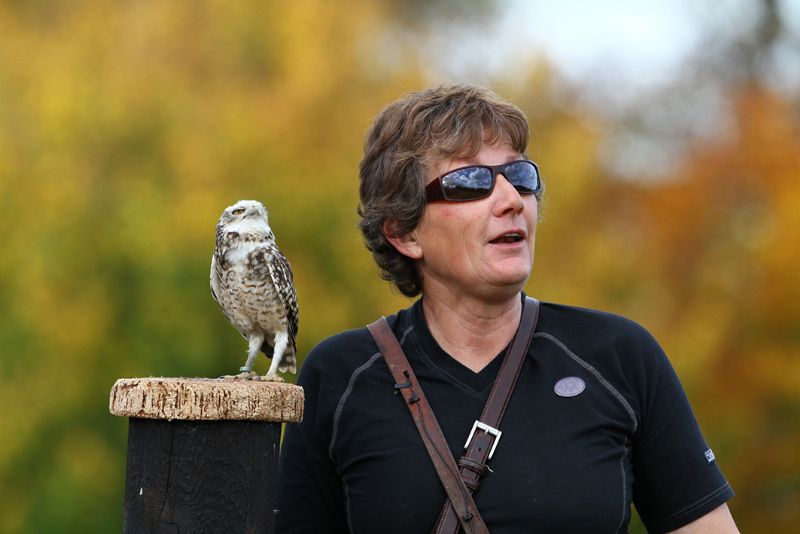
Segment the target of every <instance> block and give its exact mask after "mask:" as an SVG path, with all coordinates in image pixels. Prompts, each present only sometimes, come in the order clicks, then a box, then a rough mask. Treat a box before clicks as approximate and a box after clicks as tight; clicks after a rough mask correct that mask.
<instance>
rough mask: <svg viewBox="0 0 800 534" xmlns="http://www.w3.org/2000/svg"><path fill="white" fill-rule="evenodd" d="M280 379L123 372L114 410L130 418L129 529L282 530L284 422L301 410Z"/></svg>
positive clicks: (299, 397) (297, 394)
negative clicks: (279, 478)
mask: <svg viewBox="0 0 800 534" xmlns="http://www.w3.org/2000/svg"><path fill="white" fill-rule="evenodd" d="M303 400H304V398H303V388H301V387H298V386H295V385H292V384H285V383H281V382H266V381H260V380H231V379H204V378H124V379H120V380H117V382H116V383H115V384H114V386H113V387H112V388H111V396H110V399H109V410H110V411H111V413H112V414H114V415H117V416H120V417H128V418H129V428H128V459H127V469H126V480H125V514H124V520H123V531H124V532H125V533H126V534H138V533H151V532H158V533H179V532H198V533H204V532H208V533H212V532H243V533H259V534H262V533H272V532H274V517H273V509H274V505H275V489H276V488H275V482H276V475H277V471H278V450H279V444H280V434H281V423H283V422H298V421H300V420H302V418H303Z"/></svg>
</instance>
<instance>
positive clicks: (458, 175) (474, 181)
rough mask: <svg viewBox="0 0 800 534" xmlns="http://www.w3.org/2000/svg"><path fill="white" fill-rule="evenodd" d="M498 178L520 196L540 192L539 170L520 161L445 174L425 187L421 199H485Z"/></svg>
mask: <svg viewBox="0 0 800 534" xmlns="http://www.w3.org/2000/svg"><path fill="white" fill-rule="evenodd" d="M498 174H502V175H503V176H505V177H506V180H508V182H509V183H510V184H511V185H513V186H514V188H515V189H516V190H517V191H518V192H519V194H521V195H530V194H533V193H538V192H539V191H541V190H542V180H541V178H539V167H537V166H536V164H535V163H534V162H532V161H528V160H526V159H520V160H517V161H511V162H508V163H504V164H502V165H470V166H469V167H461V168H460V169H453V170H452V171H448V172H446V173H444V174H443V175H441V176H439V177H437V178H436V179H435V180H433V181H432V182H431V183H429V184H428V185H426V186H425V199H426V200H427V201H428V202H434V201H436V200H446V201H450V202H464V201H467V200H478V199H479V198H484V197H488V196H489V195H491V194H492V191H493V190H494V184H495V179H496V177H497V175H498Z"/></svg>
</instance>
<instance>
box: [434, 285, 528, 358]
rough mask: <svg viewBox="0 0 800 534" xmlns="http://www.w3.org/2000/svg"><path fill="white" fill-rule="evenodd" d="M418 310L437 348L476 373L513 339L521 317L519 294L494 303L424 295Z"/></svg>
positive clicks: (462, 297)
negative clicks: (420, 310)
mask: <svg viewBox="0 0 800 534" xmlns="http://www.w3.org/2000/svg"><path fill="white" fill-rule="evenodd" d="M422 309H423V311H424V312H425V320H426V321H427V323H428V329H429V330H430V332H431V335H432V336H433V338H434V339H435V340H436V342H437V343H438V344H439V346H440V347H441V348H442V349H443V350H444V351H445V352H447V353H448V354H450V356H452V357H453V358H455V359H456V360H457V361H458V362H459V363H461V364H462V365H464V366H465V367H467V368H469V369H471V370H472V371H474V372H476V373H477V372H479V371H480V370H481V369H483V368H484V367H485V366H486V365H487V364H488V363H489V362H491V361H492V360H493V359H494V358H495V356H497V354H498V353H499V352H500V351H501V350H503V348H505V347H506V346H507V345H508V344H509V343H510V342H511V340H512V339H513V338H514V334H515V333H516V331H517V327H518V326H519V321H520V317H521V314H522V300H521V298H520V295H519V294H516V295H514V296H512V297H510V298H508V299H505V300H501V301H497V302H486V301H484V300H480V299H475V298H470V297H469V296H466V295H460V296H458V297H456V296H455V295H453V294H451V293H446V294H437V293H436V292H432V294H429V293H427V292H426V293H425V294H424V297H423V299H422Z"/></svg>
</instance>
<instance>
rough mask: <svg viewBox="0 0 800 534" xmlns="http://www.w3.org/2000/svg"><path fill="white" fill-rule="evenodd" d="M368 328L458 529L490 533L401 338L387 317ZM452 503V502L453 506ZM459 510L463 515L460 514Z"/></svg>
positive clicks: (484, 533)
mask: <svg viewBox="0 0 800 534" xmlns="http://www.w3.org/2000/svg"><path fill="white" fill-rule="evenodd" d="M367 328H368V329H369V332H370V334H372V337H373V338H375V342H376V343H377V344H378V348H379V349H380V351H381V354H383V358H384V360H386V364H387V365H388V366H389V371H391V373H392V376H393V377H394V380H395V386H394V387H395V392H397V391H400V393H401V394H402V395H403V398H404V399H405V401H406V404H407V405H408V409H409V411H410V412H411V417H412V419H413V420H414V424H416V425H417V430H418V431H419V434H420V436H421V437H422V441H423V443H424V444H425V448H426V449H427V450H428V454H429V455H430V457H431V460H433V465H434V467H435V468H436V473H437V474H438V475H439V478H440V479H441V481H442V485H443V486H444V489H445V492H446V493H447V496H448V498H449V500H448V501H447V504H448V507H449V508H451V509H452V510H453V512H452V516H453V517H452V520H453V521H455V523H456V528H458V525H459V524H460V525H461V526H462V527H464V531H465V532H469V533H473V532H474V533H479V534H489V529H488V528H486V524H485V523H484V522H483V519H482V518H481V516H480V514H479V513H478V508H477V507H476V506H475V501H474V500H473V499H472V494H471V493H470V492H469V491H468V490H467V488H466V487H465V486H464V482H463V480H461V476H460V475H459V472H458V466H456V462H455V460H454V459H453V454H452V453H451V452H450V448H449V447H448V445H447V441H446V440H445V439H444V435H443V434H442V429H441V428H440V427H439V422H438V421H437V420H436V417H435V416H434V415H433V410H431V407H430V404H428V399H427V398H425V395H424V394H423V392H422V387H421V386H420V385H419V382H418V381H417V377H416V376H415V375H414V372H413V370H412V369H411V365H410V364H409V363H408V359H407V358H406V356H405V354H404V353H403V348H402V347H401V346H400V343H399V342H398V341H397V337H395V335H394V333H393V332H392V329H391V328H390V327H389V324H388V323H387V322H386V319H385V318H384V317H381V318H380V319H378V320H377V321H375V322H374V323H372V324H370V325H368V326H367ZM449 503H452V506H450V504H449ZM456 510H458V512H459V513H456Z"/></svg>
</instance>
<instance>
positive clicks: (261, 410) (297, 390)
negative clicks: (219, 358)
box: [109, 377, 304, 423]
mask: <svg viewBox="0 0 800 534" xmlns="http://www.w3.org/2000/svg"><path fill="white" fill-rule="evenodd" d="M303 401H304V395H303V388H301V387H299V386H295V385H294V384H286V383H283V382H270V381H263V380H258V379H256V380H234V379H231V378H156V377H151V378H120V379H119V380H117V381H116V383H115V384H114V386H113V387H112V388H111V395H110V398H109V411H110V412H111V413H112V414H113V415H117V416H120V417H139V418H144V419H165V420H168V421H171V420H173V419H179V420H194V421H197V420H214V421H220V420H228V421H230V420H248V421H269V422H286V423H296V422H299V421H301V420H302V419H303Z"/></svg>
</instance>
